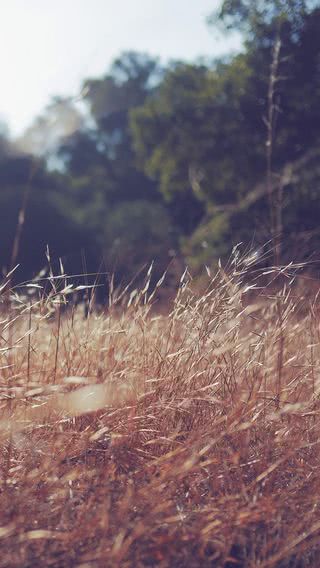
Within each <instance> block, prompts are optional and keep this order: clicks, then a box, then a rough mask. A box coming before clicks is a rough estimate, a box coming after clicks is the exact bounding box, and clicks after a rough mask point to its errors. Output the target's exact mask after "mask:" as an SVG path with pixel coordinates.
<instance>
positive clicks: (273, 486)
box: [0, 266, 320, 568]
mask: <svg viewBox="0 0 320 568" xmlns="http://www.w3.org/2000/svg"><path fill="white" fill-rule="evenodd" d="M278 273H279V271H277V270H274V271H273V272H272V271H271V272H270V274H268V275H266V274H264V276H263V278H264V283H265V281H266V279H268V281H269V282H271V284H269V286H266V287H265V286H264V287H263V288H262V287H261V288H260V286H259V282H260V280H259V278H260V277H259V278H258V272H256V273H255V272H254V271H252V274H251V277H250V278H251V279H250V278H249V277H244V276H243V274H242V272H241V271H239V270H238V269H237V270H236V269H235V268H233V269H232V270H228V271H223V270H222V269H220V270H218V272H217V273H216V274H215V275H214V276H209V275H208V279H207V287H204V289H203V290H202V291H201V293H200V292H195V291H193V285H192V282H190V279H189V277H188V274H185V275H184V276H183V277H182V279H181V282H180V287H179V290H178V293H177V296H176V299H175V301H174V302H173V303H172V306H171V307H170V310H169V313H166V314H162V315H161V314H159V313H157V310H156V307H155V306H152V304H153V301H154V299H155V298H156V293H155V294H154V295H153V296H152V293H151V292H150V291H149V290H148V289H147V288H148V285H146V286H145V287H144V289H141V291H140V292H139V293H138V292H137V293H136V294H134V293H131V294H128V295H127V298H126V302H125V301H124V297H123V298H122V300H121V302H120V303H121V306H119V305H118V306H117V305H113V306H111V307H110V309H109V310H108V311H106V312H98V311H94V310H92V311H91V313H89V316H88V317H87V318H85V317H84V316H83V308H82V306H81V305H80V306H78V307H76V308H72V307H70V308H69V309H62V307H63V305H64V304H63V302H64V299H65V297H66V296H67V295H68V293H69V292H70V289H68V287H67V288H66V287H65V285H64V283H63V279H61V281H60V280H52V284H53V286H52V290H51V292H50V294H49V295H47V296H44V295H43V291H42V290H41V289H40V288H34V287H32V286H30V287H27V288H25V289H24V296H21V295H20V296H18V295H17V294H15V293H13V292H11V294H9V293H8V291H7V288H8V286H7V288H5V285H6V283H4V286H3V291H2V298H3V302H2V312H1V324H0V367H1V422H0V445H1V447H0V450H1V454H0V459H1V493H0V566H1V567H3V568H5V567H6V568H9V567H15V566H17V567H18V566H19V567H20V566H21V567H29V566H30V567H35V568H36V567H40V566H41V567H43V566H53V567H60V566H61V567H64V566H78V567H79V568H80V567H82V568H87V567H88V568H89V567H108V566H121V567H131V566H133V567H139V566H150V567H155V566H157V567H158V566H159V567H167V566H170V567H173V568H175V567H190V568H192V567H200V566H201V567H206V566H214V567H215V566H216V567H223V566H224V567H229V568H232V567H236V566H241V567H252V568H253V567H258V566H259V567H261V568H262V567H263V568H267V567H270V568H271V567H275V566H279V567H283V568H284V567H290V568H294V567H307V566H310V567H311V566H312V567H317V566H319V555H320V545H319V542H320V541H319V538H320V499H319V498H320V476H319V467H320V459H319V458H320V453H319V444H320V437H319V434H320V421H319V418H320V398H319V394H320V380H319V363H320V328H319V316H318V299H317V295H316V293H315V294H314V295H313V296H312V295H311V296H310V295H308V297H304V296H303V293H304V292H303V286H302V287H301V286H300V287H298V286H296V285H295V283H294V282H293V281H292V280H293V279H292V276H293V274H294V268H293V267H292V266H289V267H287V268H286V269H284V270H283V271H282V284H281V287H280V288H277V286H276V285H275V284H274V283H272V281H273V280H274V281H275V282H276V281H278V280H277V279H279V275H278ZM248 283H249V284H248ZM250 284H251V285H254V286H255V289H252V287H251V285H250ZM40 285H41V281H40V283H38V284H37V286H40ZM58 285H59V286H60V288H59V289H58ZM63 287H64V289H63ZM275 290H277V292H275ZM301 290H302V291H301ZM26 291H29V292H30V294H29V295H27V294H26ZM31 292H32V294H31ZM37 294H39V297H37ZM37 298H38V299H37ZM118 304H119V302H118ZM125 304H126V305H125ZM127 304H129V306H128V305H127Z"/></svg>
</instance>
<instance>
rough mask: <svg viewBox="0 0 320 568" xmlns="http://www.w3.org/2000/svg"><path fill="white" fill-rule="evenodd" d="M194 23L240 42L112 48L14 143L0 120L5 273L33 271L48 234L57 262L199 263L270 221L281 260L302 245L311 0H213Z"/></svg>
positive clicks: (315, 137) (119, 269) (308, 185)
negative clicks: (210, 52)
mask: <svg viewBox="0 0 320 568" xmlns="http://www.w3.org/2000/svg"><path fill="white" fill-rule="evenodd" d="M186 9H187V8H186ZM208 25H209V26H212V27H219V28H220V29H223V30H224V33H227V32H228V30H231V31H232V30H234V29H237V30H239V29H240V30H241V32H242V34H243V48H242V51H241V52H240V53H237V54H234V55H232V56H228V57H225V58H223V59H219V60H217V59H214V58H213V59H212V60H210V61H209V60H201V61H198V62H196V63H193V64H191V63H185V62H183V61H175V62H171V63H170V64H167V65H166V66H162V65H160V63H159V61H157V60H155V59H153V58H151V57H149V56H148V55H147V54H143V53H136V52H126V53H123V54H122V55H120V56H119V58H118V59H116V60H115V61H114V63H113V64H112V66H111V67H110V69H109V70H108V72H107V73H106V75H105V76H103V77H100V78H94V79H92V78H88V79H87V80H86V81H85V82H84V84H83V89H82V91H81V94H80V96H79V99H77V100H74V99H71V98H70V99H65V98H64V99H61V98H56V99H54V100H52V102H51V103H50V105H49V106H48V107H47V110H46V112H45V113H44V114H43V115H41V116H39V118H38V119H37V120H36V121H35V122H34V124H33V125H32V126H31V127H30V128H29V129H28V130H27V131H26V132H25V134H24V136H23V137H22V138H20V139H19V140H18V141H15V142H12V141H11V140H10V139H9V137H8V135H7V133H6V129H5V127H3V128H2V131H1V139H0V211H1V223H0V242H1V248H0V266H1V270H2V272H3V273H4V274H5V273H6V271H8V270H9V269H10V268H12V267H13V265H16V264H17V263H19V264H20V266H19V269H18V270H17V272H16V279H17V280H19V281H21V280H26V279H29V278H32V277H34V275H35V274H37V273H38V272H39V270H41V269H42V268H43V267H44V266H45V264H46V256H45V251H46V247H47V245H48V247H49V250H50V254H51V258H52V259H55V261H56V262H57V263H58V261H59V258H61V259H62V262H63V265H64V267H65V270H66V271H67V272H68V273H69V274H79V273H83V272H87V273H94V272H98V271H99V270H100V271H102V272H106V271H107V272H110V273H111V272H114V273H115V276H116V279H117V282H123V281H124V282H127V281H129V280H130V279H131V278H132V277H133V276H134V275H135V274H137V273H138V272H139V270H140V269H141V267H143V266H145V265H148V264H150V262H151V261H153V260H154V261H155V276H158V275H159V274H162V272H163V271H164V270H165V269H167V267H168V266H170V267H171V268H170V270H171V275H172V276H174V273H175V271H176V270H177V267H180V266H181V265H182V264H184V263H187V264H188V265H189V266H190V267H191V269H192V271H193V272H194V273H199V272H201V270H202V269H203V267H204V266H205V265H208V266H210V265H212V264H214V263H215V262H216V261H217V260H218V258H226V257H228V255H229V254H230V251H231V250H232V247H233V246H234V245H236V244H237V243H239V242H242V243H244V246H245V247H250V248H251V249H252V251H253V252H254V254H256V256H257V257H258V256H259V251H261V250H262V248H261V247H264V246H265V245H266V243H268V242H270V238H271V237H272V236H274V235H275V232H276V233H277V235H276V237H277V239H278V241H279V243H280V242H281V247H280V245H279V250H278V253H279V258H278V259H279V260H280V261H281V262H284V261H285V260H287V259H290V260H291V259H294V260H296V261H300V260H305V259H306V258H309V259H310V258H311V257H314V254H315V251H317V250H318V246H319V237H320V233H319V214H320V200H319V190H320V187H319V184H320V161H319V158H320V33H319V32H320V5H319V2H317V1H315V2H311V1H310V2H307V1H304V0H256V1H252V0H224V1H223V2H222V4H221V6H220V9H219V10H218V11H216V12H215V13H213V14H211V15H209V16H208ZM270 217H271V221H270ZM272 218H273V220H272ZM272 227H273V229H272ZM272 230H273V235H272Z"/></svg>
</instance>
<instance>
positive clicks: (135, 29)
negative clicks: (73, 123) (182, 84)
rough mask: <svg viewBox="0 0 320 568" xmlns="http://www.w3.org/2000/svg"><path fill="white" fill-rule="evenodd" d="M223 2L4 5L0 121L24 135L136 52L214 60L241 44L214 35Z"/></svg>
mask: <svg viewBox="0 0 320 568" xmlns="http://www.w3.org/2000/svg"><path fill="white" fill-rule="evenodd" d="M217 5H219V0H1V1H0V71H1V88H0V118H1V119H3V120H4V121H6V122H7V124H8V126H9V128H10V132H11V134H12V135H19V134H21V132H22V131H23V130H24V129H25V128H26V127H27V126H28V125H30V123H31V122H32V120H33V119H34V117H35V116H36V115H37V114H39V113H40V112H41V111H42V110H43V108H44V107H45V106H46V104H47V103H48V102H49V101H50V98H51V97H52V96H53V95H76V94H77V93H78V92H79V90H80V86H81V82H82V80H83V79H84V78H86V77H89V76H90V77H93V76H99V75H100V76H101V75H102V74H104V73H105V72H106V71H107V69H108V66H109V64H110V63H111V61H112V60H113V58H114V57H116V56H118V55H119V54H120V53H121V52H122V51H125V50H129V49H133V50H136V51H145V52H148V53H150V54H152V55H158V56H160V57H161V59H162V61H166V60H168V59H189V60H190V59H194V58H196V57H198V56H201V55H204V56H209V57H215V56H218V55H221V54H224V53H227V52H228V51H230V50H232V49H237V48H239V45H240V40H239V38H233V39H232V38H225V37H223V36H221V35H220V36H219V35H217V33H216V32H213V31H212V30H210V29H208V27H207V25H206V23H205V18H206V16H207V15H208V14H209V13H210V12H211V11H212V10H213V9H214V8H215V7H217Z"/></svg>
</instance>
